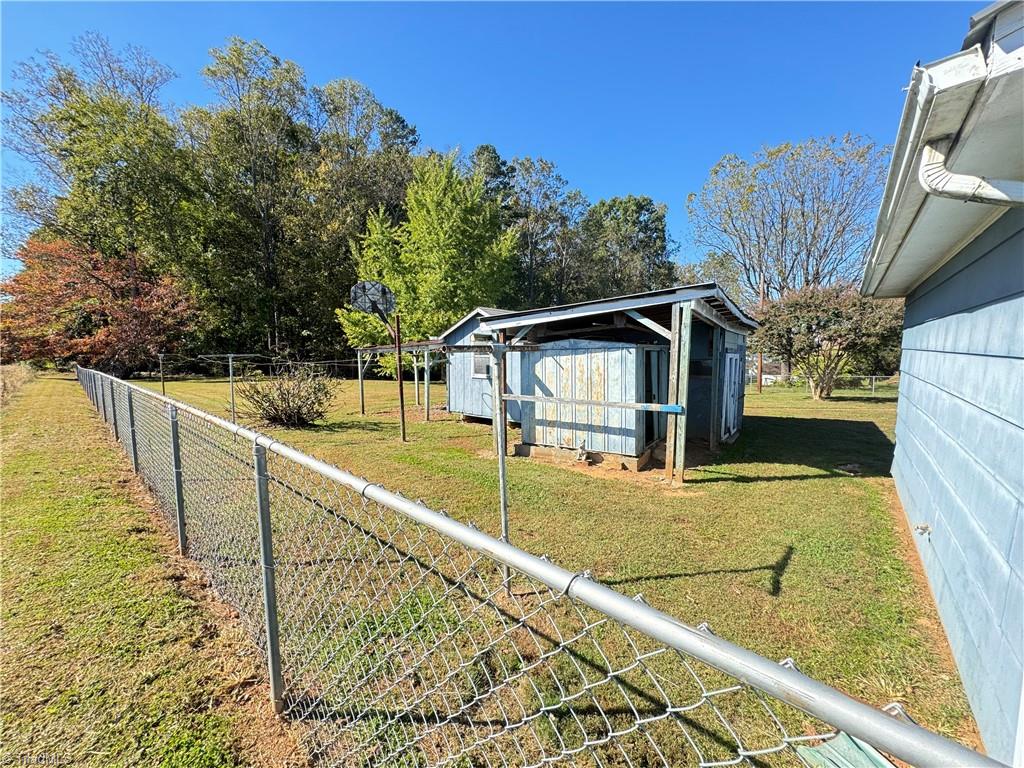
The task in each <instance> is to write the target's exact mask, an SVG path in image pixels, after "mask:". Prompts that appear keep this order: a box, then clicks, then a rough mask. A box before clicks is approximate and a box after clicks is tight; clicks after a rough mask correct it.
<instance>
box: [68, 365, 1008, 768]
mask: <svg viewBox="0 0 1024 768" xmlns="http://www.w3.org/2000/svg"><path fill="white" fill-rule="evenodd" d="M82 370H84V371H88V372H89V373H90V374H93V375H98V376H100V377H102V378H105V379H108V380H112V381H117V382H119V383H121V384H123V385H124V386H126V387H128V388H129V389H131V390H133V391H134V392H136V393H138V394H139V395H142V396H144V397H149V398H153V399H155V400H157V401H161V402H163V403H165V404H166V405H168V406H173V407H175V408H177V409H178V410H179V411H185V412H188V413H190V414H192V415H193V416H195V417H196V418H198V419H201V420H203V421H206V422H208V423H210V424H213V425H216V426H218V427H220V428H221V429H224V430H226V431H227V432H229V433H232V434H234V435H236V436H238V437H241V438H243V439H245V440H248V441H251V442H252V443H254V444H255V445H260V446H263V447H264V448H265V449H266V450H267V451H268V452H271V453H274V454H277V455H278V456H281V457H283V458H285V459H288V460H290V461H292V462H294V463H295V464H297V465H299V466H301V467H304V468H306V469H308V470H311V471H313V472H316V473H318V474H320V475H322V476H324V477H326V478H329V479H331V480H333V481H335V482H337V483H340V484H342V485H344V486H346V487H348V488H350V489H351V490H353V491H355V492H356V493H358V494H359V495H361V496H362V497H363V498H366V499H368V500H371V501H374V502H376V503H378V504H382V505H384V506H386V507H388V508H390V509H392V510H394V511H396V512H398V513H400V514H402V515H404V516H406V517H407V518H409V519H411V520H413V521H415V522H417V523H420V524H422V525H424V526H427V527H428V528H430V529H432V530H434V531H436V532H438V533H440V534H442V535H443V536H447V537H449V538H451V539H453V540H455V541H457V542H459V543H460V544H462V545H463V546H465V547H467V548H469V549H471V550H475V551H477V552H480V553H482V554H484V555H486V556H487V557H489V558H491V559H492V560H494V561H496V562H497V563H500V564H502V565H506V566H508V567H510V568H512V569H514V570H516V571H519V572H521V573H523V574H525V575H527V576H529V577H531V578H534V579H537V580H538V581H540V582H542V583H544V584H545V585H547V586H548V587H550V588H551V589H552V590H554V591H555V592H556V593H559V594H562V595H566V596H568V597H571V598H573V599H575V600H578V601H579V602H580V603H583V604H584V605H587V606H589V607H590V608H593V609H594V610H596V611H599V612H601V613H603V614H604V615H606V616H608V617H610V618H612V619H614V620H616V621H618V622H620V623H621V624H623V625H626V626H628V627H632V628H633V629H635V630H637V631H639V632H641V633H643V634H645V635H647V636H648V637H650V638H653V639H655V640H657V641H659V642H661V643H664V644H665V645H666V646H668V647H670V648H673V649H675V650H677V651H681V652H683V653H686V654H688V655H690V656H692V657H694V658H696V659H698V660H700V661H702V662H704V663H706V664H708V665H709V666H712V667H714V668H716V669H718V670H720V671H722V672H724V673H726V674H728V675H731V676H733V677H735V678H737V679H738V680H740V681H741V682H743V683H745V684H747V685H749V686H751V687H752V688H754V689H757V690H759V691H762V692H764V693H767V694H768V695H770V696H772V697H774V698H776V699H779V700H780V701H783V702H785V703H787V704H790V705H791V706H794V707H796V708H797V709H799V710H801V711H803V712H804V713H806V714H808V715H810V716H812V717H816V718H818V719H819V720H822V721H824V722H826V723H829V724H830V725H832V726H833V727H835V728H838V729H839V730H841V731H844V732H846V733H847V734H848V735H850V736H853V737H856V738H859V739H861V740H863V741H865V742H867V743H869V744H871V745H872V746H874V747H876V748H877V749H879V750H881V751H883V752H886V753H888V754H890V755H892V756H893V757H896V758H897V759H899V760H903V761H905V762H907V763H910V764H912V765H916V766H919V767H923V766H953V765H957V766H977V767H978V768H984V767H985V766H991V767H992V768H998V766H1002V765H1003V764H1002V763H999V762H997V761H995V760H993V759H992V758H989V757H986V756H984V755H982V754H980V753H978V752H975V751H973V750H971V749H969V748H967V747H965V746H963V745H961V744H958V743H956V742H954V741H952V740H949V739H946V738H944V737H942V736H939V735H938V734H936V733H933V732H931V731H929V730H927V729H926V728H923V727H921V726H919V725H917V724H915V723H912V722H910V721H908V720H903V719H898V718H897V717H895V716H893V715H890V714H888V713H886V712H884V711H882V710H880V709H876V708H875V707H873V706H871V705H869V704H866V703H864V702H861V701H858V700H856V699H854V698H852V697H850V696H848V695H847V694H845V693H842V692H841V691H839V690H837V689H835V688H832V687H831V686H828V685H826V684H824V683H821V682H818V681H817V680H814V679H813V678H810V677H808V676H807V675H805V674H803V673H802V672H800V671H799V670H798V669H796V668H795V667H794V666H793V665H792V663H791V662H790V661H789V660H786V661H784V662H781V663H779V662H774V661H771V660H769V659H767V658H764V657H762V656H760V655H758V654H756V653H754V652H753V651H749V650H747V649H745V648H742V647H740V646H738V645H735V644H734V643H731V642H729V641H728V640H725V639H723V638H720V637H718V636H716V635H714V634H712V633H711V632H710V631H709V630H707V629H704V628H696V627H691V626H689V625H687V624H684V623H682V622H680V621H678V620H676V619H675V618H673V617H672V616H670V615H668V614H666V613H663V612H662V611H659V610H657V609H655V608H653V607H651V606H650V605H648V604H646V603H645V602H643V601H642V600H640V599H634V598H629V597H627V596H626V595H624V594H622V593H620V592H616V591H615V590H613V589H611V588H609V587H606V586H604V585H603V584H600V583H599V582H597V581H594V580H593V579H592V578H591V576H590V574H589V572H586V571H584V572H580V573H574V572H572V571H568V570H566V569H565V568H561V567H560V566H558V565H555V564H554V563H552V562H551V561H549V560H548V559H546V558H543V557H537V556H535V555H531V554H529V553H528V552H525V551H523V550H521V549H518V548H517V547H514V546H512V545H511V544H508V543H505V542H503V541H501V540H499V539H496V538H494V537H492V536H490V535H488V534H486V533H484V532H483V531H480V530H479V529H477V528H474V527H471V526H469V525H466V524H464V523H460V522H459V521H457V520H454V519H453V518H451V517H449V516H448V515H447V514H444V513H441V512H436V511H434V510H432V509H430V508H428V507H427V506H425V505H424V504H423V503H422V502H420V501H413V500H411V499H408V498H406V497H404V496H402V495H401V494H399V493H394V492H392V491H388V490H386V489H385V488H383V487H382V486H380V485H378V484H375V483H372V482H370V481H369V480H366V479H365V478H362V477H358V476H356V475H353V474H351V473H349V472H346V471H345V470H343V469H339V468H338V467H335V466H333V465H330V464H327V463H325V462H323V461H320V460H319V459H315V458H313V457H311V456H308V455H307V454H305V453H302V452H301V451H298V450H296V449H295V448H292V447H291V446H289V445H286V444H285V443H282V442H280V441H278V440H275V439H274V438H272V437H269V436H267V435H264V434H261V433H259V432H255V431H253V430H251V429H248V428H246V427H242V426H239V425H236V424H232V423H231V422H230V421H228V420H226V419H222V418H220V417H218V416H214V415H212V414H209V413H206V412H205V411H202V410H199V409H197V408H194V407H192V406H190V405H187V404H185V403H181V402H179V401H176V400H173V399H171V398H169V397H165V396H162V395H160V394H158V393H156V392H153V391H152V390H149V389H146V388H144V387H139V386H137V385H134V384H130V383H128V382H122V381H121V380H119V379H116V378H115V377H113V376H110V375H109V374H105V373H102V372H99V371H92V370H90V369H84V368H83V369H82Z"/></svg>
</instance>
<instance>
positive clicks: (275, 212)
mask: <svg viewBox="0 0 1024 768" xmlns="http://www.w3.org/2000/svg"><path fill="white" fill-rule="evenodd" d="M212 57H213V61H212V62H211V64H210V65H209V66H208V67H207V68H206V70H205V75H206V77H207V80H208V82H209V83H210V85H211V87H212V88H213V89H214V91H215V92H216V93H217V95H218V99H217V101H216V102H215V103H214V104H213V105H212V106H210V107H207V108H202V109H198V108H197V109H193V110H190V111H189V112H187V113H186V114H185V116H184V120H183V122H184V125H185V128H186V131H187V135H188V138H189V146H190V147H191V148H192V152H193V155H194V158H195V166H196V167H197V168H198V169H199V171H200V175H201V178H202V182H203V187H202V188H203V193H204V194H203V199H204V202H205V204H206V210H207V211H208V214H209V215H208V218H207V221H206V227H205V230H204V232H205V238H204V240H205V246H206V247H205V248H204V250H203V253H202V261H201V263H199V264H196V265H195V266H194V268H193V269H192V273H193V274H194V276H195V279H196V282H197V286H198V289H199V290H200V291H201V292H202V293H203V294H204V295H205V296H206V297H207V298H206V300H205V301H204V302H203V305H204V306H206V307H208V308H209V311H210V314H211V315H212V318H211V322H210V323H209V324H208V329H209V333H210V334H211V338H210V340H209V341H208V343H207V345H208V346H223V347H230V348H233V349H256V348H268V349H271V350H274V351H276V352H279V353H290V354H295V355H298V356H304V357H309V356H318V355H328V354H329V355H334V354H336V353H337V349H338V347H340V346H341V345H343V343H344V337H343V335H342V334H341V330H340V328H339V326H338V325H337V323H336V322H335V321H334V310H335V308H336V307H338V306H339V305H340V304H341V303H342V302H343V301H344V299H345V297H346V296H347V293H348V289H349V287H350V286H351V284H352V282H353V281H354V280H355V277H356V263H355V256H354V254H353V252H352V248H351V243H352V241H353V240H354V239H355V238H356V237H357V236H358V234H359V233H360V232H362V231H363V229H364V228H365V226H366V217H367V214H368V212H370V211H376V210H383V211H384V212H385V215H386V216H387V218H388V219H389V220H391V221H396V220H398V219H399V218H400V217H401V216H402V214H403V199H404V195H405V187H406V184H407V183H408V181H409V178H410V177H411V172H412V160H411V152H412V150H413V149H414V148H415V146H416V143H417V141H418V137H417V134H416V130H415V128H414V127H412V126H411V125H409V124H408V123H407V122H406V121H405V120H404V119H403V118H402V116H401V115H399V114H398V113H397V112H395V111H394V110H393V109H389V108H387V107H385V106H383V105H382V104H380V103H379V102H378V101H377V99H376V98H375V97H374V95H373V94H372V93H371V92H370V91H369V90H368V89H367V88H366V87H365V86H363V85H361V84H359V83H357V82H355V81H352V80H337V81H333V82H331V83H328V84H327V85H325V86H322V87H315V88H311V87H309V86H308V85H307V84H306V80H305V75H304V73H303V72H302V70H301V69H300V68H299V67H298V66H297V65H295V64H294V63H292V62H288V61H283V60H281V59H279V58H278V57H276V56H274V55H273V54H272V53H270V51H268V50H267V49H266V48H265V47H264V46H262V45H261V44H259V43H256V42H249V41H243V40H237V39H235V40H232V41H230V42H229V44H228V45H227V46H225V47H224V48H222V49H215V50H214V51H213V52H212Z"/></svg>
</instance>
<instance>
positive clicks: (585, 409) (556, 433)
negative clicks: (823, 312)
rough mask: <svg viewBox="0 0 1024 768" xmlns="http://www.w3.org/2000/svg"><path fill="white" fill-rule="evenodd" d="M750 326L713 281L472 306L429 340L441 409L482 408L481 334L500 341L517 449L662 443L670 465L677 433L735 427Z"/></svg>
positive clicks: (634, 461) (490, 369) (489, 403)
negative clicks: (439, 358) (439, 361)
mask: <svg viewBox="0 0 1024 768" xmlns="http://www.w3.org/2000/svg"><path fill="white" fill-rule="evenodd" d="M755 327H756V324H755V323H754V321H753V320H751V319H750V318H749V317H747V316H746V315H745V314H744V313H743V312H741V311H740V310H739V309H738V308H737V307H736V305H735V304H734V303H733V302H732V301H731V300H730V299H729V298H728V297H727V296H726V295H725V294H724V293H723V292H722V290H721V289H720V288H719V287H718V286H717V285H716V284H714V283H705V284H701V285H691V286H678V287H674V288H668V289H664V290H659V291H650V292H646V293H641V294H634V295H630V296H618V297H613V298H608V299H601V300H596V301H588V302H582V303H578V304H568V305H563V306H557V307H545V308H543V309H533V310H525V311H520V312H508V311H503V310H496V309H486V308H480V309H477V310H475V311H474V312H471V313H470V314H469V315H467V316H466V317H465V318H463V319H462V320H460V321H459V323H457V324H455V325H454V326H452V328H450V329H448V331H446V332H445V333H444V334H442V337H441V339H440V341H441V343H443V344H445V345H447V346H449V348H450V349H451V350H452V351H451V352H450V354H449V371H448V387H449V401H448V406H449V410H451V411H453V412H457V413H463V414H466V415H470V416H476V417H480V418H491V417H492V415H493V413H494V409H493V400H494V397H493V391H494V388H493V381H492V379H491V376H492V374H493V373H494V365H493V353H492V349H491V344H492V343H493V342H502V343H504V344H505V345H506V346H505V348H504V349H505V350H506V351H505V355H506V365H505V368H506V374H505V376H506V380H505V399H506V401H507V404H508V418H509V420H510V421H514V422H518V423H520V424H521V425H522V434H523V440H522V447H521V449H520V452H524V453H530V452H532V451H533V449H535V448H547V449H566V450H571V451H573V452H580V451H583V452H586V453H588V454H592V455H593V454H599V455H601V456H602V457H607V456H614V457H617V460H619V461H621V463H622V464H623V465H625V466H628V467H631V468H639V467H642V466H644V465H645V464H646V463H647V462H648V461H649V460H650V459H651V458H652V456H654V455H655V454H660V452H661V449H662V447H664V453H665V455H666V463H667V464H668V465H670V469H671V468H672V467H681V466H682V461H683V453H684V448H685V446H684V443H685V439H687V438H688V439H691V440H692V439H698V440H701V441H703V442H705V443H707V444H709V446H710V447H712V448H715V447H717V445H718V443H719V442H720V441H723V440H724V441H728V440H732V439H734V438H735V437H736V435H737V434H738V433H739V429H740V423H741V420H742V413H743V372H744V370H745V355H746V337H747V335H748V334H749V333H750V331H751V330H753V329H754V328H755ZM474 347H478V349H474ZM668 435H675V436H676V439H675V440H667V439H666V438H667V436H668ZM680 438H683V439H682V440H681V439H680Z"/></svg>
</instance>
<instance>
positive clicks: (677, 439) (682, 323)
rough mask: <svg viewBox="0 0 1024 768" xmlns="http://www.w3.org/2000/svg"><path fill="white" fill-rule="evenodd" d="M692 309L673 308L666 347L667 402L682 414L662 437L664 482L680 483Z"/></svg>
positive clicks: (687, 305)
mask: <svg viewBox="0 0 1024 768" xmlns="http://www.w3.org/2000/svg"><path fill="white" fill-rule="evenodd" d="M692 315H693V305H692V304H691V302H689V301H684V302H680V303H678V304H673V305H672V338H671V340H670V344H669V363H668V364H669V371H668V402H669V404H671V405H679V406H682V413H680V414H678V415H677V414H673V413H670V414H669V416H668V430H667V431H666V434H665V478H666V479H667V480H668V481H669V482H670V483H674V482H675V480H676V477H677V476H678V478H679V480H680V481H682V479H683V468H684V466H685V461H686V406H687V401H686V400H687V394H688V391H689V383H690V324H691V319H692Z"/></svg>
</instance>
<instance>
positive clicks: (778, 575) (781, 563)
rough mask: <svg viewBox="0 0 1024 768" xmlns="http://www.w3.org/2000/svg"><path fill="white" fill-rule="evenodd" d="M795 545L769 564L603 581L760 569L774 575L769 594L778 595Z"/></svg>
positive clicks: (616, 582)
mask: <svg viewBox="0 0 1024 768" xmlns="http://www.w3.org/2000/svg"><path fill="white" fill-rule="evenodd" d="M795 551H796V550H795V549H794V547H793V545H792V544H790V545H789V546H788V547H786V549H785V551H784V552H783V553H782V555H781V556H780V557H779V559H778V560H776V561H775V562H774V563H769V564H767V565H754V566H751V567H749V568H711V569H709V570H706V571H683V572H679V573H658V574H654V575H652V576H633V577H630V578H625V579H608V580H606V581H602V583H603V584H606V585H607V586H621V585H624V584H634V585H635V584H643V583H647V582H651V581H666V580H668V579H688V578H693V577H696V576H713V575H716V574H727V573H757V572H758V571H769V572H770V573H771V575H772V582H771V586H770V587H769V589H768V594H770V595H771V596H772V597H778V596H779V595H781V594H782V577H783V575H784V574H785V573H786V569H787V568H788V567H789V563H790V561H791V560H792V559H793V552H795Z"/></svg>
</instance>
